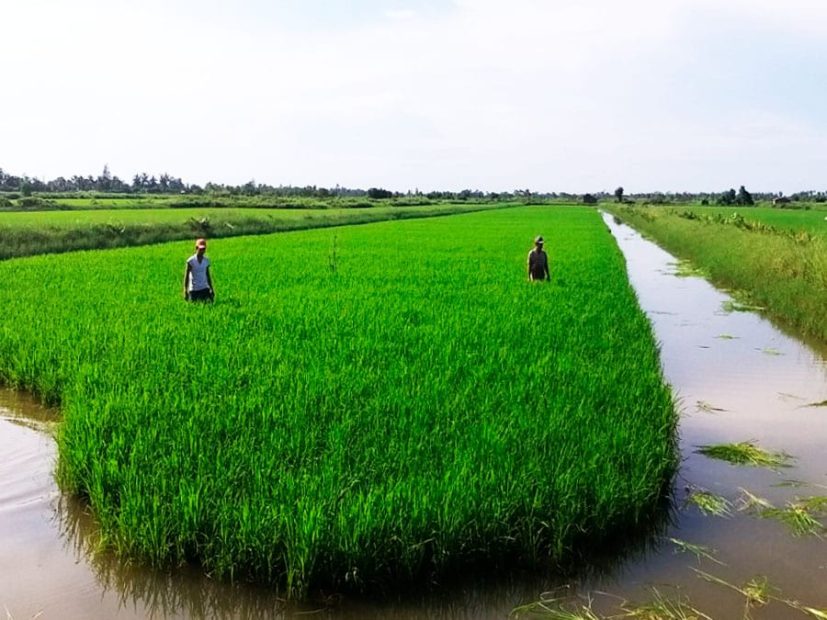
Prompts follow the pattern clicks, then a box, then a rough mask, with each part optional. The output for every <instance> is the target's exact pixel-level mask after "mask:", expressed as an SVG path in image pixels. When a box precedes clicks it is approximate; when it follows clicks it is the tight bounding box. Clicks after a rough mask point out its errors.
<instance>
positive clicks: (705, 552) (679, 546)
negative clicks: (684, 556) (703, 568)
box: [668, 538, 724, 566]
mask: <svg viewBox="0 0 827 620" xmlns="http://www.w3.org/2000/svg"><path fill="white" fill-rule="evenodd" d="M668 540H669V542H671V543H672V544H673V545H675V552H676V553H691V554H692V555H694V556H695V557H696V558H697V559H698V562H700V561H701V559H706V560H710V561H711V562H715V564H720V565H721V566H724V563H723V562H721V561H720V560H719V559H718V558H716V557H715V550H714V549H710V548H709V547H706V546H704V545H696V544H693V543H690V542H686V541H685V540H680V539H678V538H669V539H668Z"/></svg>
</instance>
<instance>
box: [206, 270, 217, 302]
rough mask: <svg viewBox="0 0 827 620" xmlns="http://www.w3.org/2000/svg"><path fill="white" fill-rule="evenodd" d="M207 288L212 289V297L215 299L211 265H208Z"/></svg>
mask: <svg viewBox="0 0 827 620" xmlns="http://www.w3.org/2000/svg"><path fill="white" fill-rule="evenodd" d="M207 286H209V287H210V295H212V296H213V297H215V289H214V288H213V285H212V276H211V275H210V266H209V265H207Z"/></svg>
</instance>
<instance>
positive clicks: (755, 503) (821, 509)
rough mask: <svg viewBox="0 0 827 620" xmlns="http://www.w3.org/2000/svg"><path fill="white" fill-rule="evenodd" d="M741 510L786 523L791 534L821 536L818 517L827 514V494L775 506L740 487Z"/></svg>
mask: <svg viewBox="0 0 827 620" xmlns="http://www.w3.org/2000/svg"><path fill="white" fill-rule="evenodd" d="M741 493H742V496H741V501H740V503H741V507H740V509H741V510H745V511H749V512H752V513H753V514H755V515H757V516H759V517H761V518H764V519H773V520H775V521H778V522H779V523H783V524H784V525H786V526H787V527H788V528H789V529H790V531H791V532H792V534H793V536H815V537H817V538H821V537H822V536H823V535H824V533H825V531H827V530H825V526H824V524H823V523H821V521H819V519H820V518H824V517H825V516H827V496H823V495H813V496H810V497H804V498H796V499H795V500H793V501H791V502H787V504H786V505H785V506H783V507H777V506H775V505H773V504H772V503H771V502H770V501H768V500H766V499H764V498H762V497H758V496H756V495H754V494H752V493H750V492H749V491H747V490H746V489H741Z"/></svg>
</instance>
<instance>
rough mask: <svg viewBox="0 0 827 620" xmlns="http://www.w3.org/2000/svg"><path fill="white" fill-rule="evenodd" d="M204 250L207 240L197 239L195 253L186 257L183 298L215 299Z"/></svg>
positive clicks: (208, 260)
mask: <svg viewBox="0 0 827 620" xmlns="http://www.w3.org/2000/svg"><path fill="white" fill-rule="evenodd" d="M206 251H207V241H206V240H205V239H198V240H196V242H195V254H193V255H192V256H190V257H189V258H188V259H187V270H186V271H185V272H184V299H187V300H189V301H213V300H214V299H215V290H214V289H213V286H212V278H211V277H210V259H209V258H207V257H206V256H204V252H206Z"/></svg>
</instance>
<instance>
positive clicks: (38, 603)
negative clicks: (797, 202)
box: [0, 216, 827, 619]
mask: <svg viewBox="0 0 827 620" xmlns="http://www.w3.org/2000/svg"><path fill="white" fill-rule="evenodd" d="M605 221H606V223H607V225H608V226H609V228H610V229H611V231H612V233H613V234H614V235H615V237H616V239H617V242H618V244H619V246H620V247H621V249H622V251H623V253H624V255H625V256H626V261H627V265H628V272H629V277H630V280H631V282H632V284H633V286H634V287H635V289H636V291H637V295H638V299H639V300H640V304H641V307H642V308H643V309H644V310H645V311H646V313H647V314H648V316H649V317H650V320H651V322H652V325H653V328H654V332H655V336H656V338H657V340H658V342H659V343H660V347H661V358H662V363H663V368H664V374H665V376H666V378H667V380H668V381H669V383H670V384H671V385H672V386H673V388H674V390H675V392H676V394H677V395H678V397H679V399H680V408H681V423H680V445H681V452H682V457H683V460H682V464H681V469H680V472H679V475H678V479H677V481H676V488H675V497H674V501H673V508H672V511H671V513H670V515H669V522H670V523H671V524H670V525H668V526H666V527H663V528H660V529H659V531H657V532H655V533H653V534H652V535H651V536H650V537H649V539H648V540H646V541H645V542H644V544H639V545H634V546H633V548H632V549H631V550H629V551H627V552H625V553H623V554H620V555H618V556H617V557H615V558H613V561H611V562H610V563H609V565H608V568H606V567H603V568H604V570H602V571H597V575H598V576H592V577H583V578H580V579H578V580H576V581H574V582H569V583H566V582H564V581H562V580H561V579H560V578H555V577H545V578H544V577H541V576H536V575H535V576H531V577H519V576H516V577H515V576H511V577H502V576H498V575H493V576H492V577H491V580H490V583H480V582H475V583H473V584H472V585H464V586H454V587H451V588H444V589H439V588H437V589H436V591H435V592H433V591H432V592H430V593H428V594H422V595H408V596H403V597H396V598H391V599H387V598H385V599H383V600H381V601H377V600H371V599H370V598H369V597H367V598H364V599H356V598H353V597H347V598H342V597H335V596H333V597H330V598H329V599H326V600H319V601H314V602H311V603H309V604H304V605H301V606H294V605H287V604H286V603H285V602H284V601H282V600H281V599H280V598H279V597H278V595H277V594H276V593H274V592H272V591H271V590H269V589H267V588H261V587H252V586H247V585H243V584H227V583H221V582H215V581H213V580H211V579H209V577H207V576H205V575H203V574H202V573H201V572H200V571H198V570H197V569H186V570H176V571H173V572H163V571H154V570H149V569H146V568H144V567H141V566H136V565H133V564H130V563H124V562H120V561H118V560H117V559H116V558H114V557H112V556H111V555H109V554H106V553H95V552H94V549H95V544H96V536H97V533H96V529H95V525H94V520H93V518H92V517H91V516H90V515H89V514H88V512H87V509H86V508H85V507H84V506H83V505H82V504H80V503H79V502H77V501H74V500H72V499H71V498H67V497H65V496H63V495H62V494H61V493H60V492H59V491H58V489H57V487H56V484H55V482H54V477H53V472H54V464H55V458H56V456H55V444H54V440H53V439H52V433H53V430H54V424H55V420H57V412H54V411H49V410H46V409H44V408H43V407H40V406H39V405H38V404H37V403H35V402H34V401H33V400H32V399H30V398H28V397H26V396H25V395H22V394H19V393H16V392H13V391H8V390H6V391H0V449H1V451H0V455H2V457H1V458H0V616H2V615H4V614H5V616H6V617H7V618H13V619H23V618H34V617H39V618H68V619H71V618H147V617H154V618H260V617H277V618H278V617H282V618H288V617H291V618H292V617H306V616H308V615H310V616H311V617H319V616H322V617H336V618H398V619H403V618H424V617H427V618H505V617H507V616H508V615H509V613H511V611H512V610H513V609H515V608H516V607H518V606H521V605H527V604H531V603H532V602H535V601H538V600H540V599H541V598H542V597H543V596H544V592H549V591H552V592H554V594H555V596H560V597H563V596H564V595H566V596H568V601H569V603H571V604H575V603H582V602H584V601H586V600H591V605H592V608H593V609H594V610H595V611H596V612H598V613H606V614H609V613H617V611H618V609H619V605H620V602H621V601H623V600H631V601H637V602H641V603H644V602H647V601H649V600H651V599H652V596H653V593H652V588H653V587H654V588H656V589H657V590H658V591H659V592H661V593H662V594H663V595H664V596H668V597H671V598H675V597H683V598H684V600H688V601H690V602H691V604H692V605H693V606H694V607H696V608H698V609H700V610H702V611H704V612H705V613H707V614H708V615H710V616H711V617H713V618H741V617H743V612H744V598H743V596H741V595H740V594H738V593H737V592H735V591H732V590H730V589H728V588H726V587H724V586H721V585H720V584H713V583H709V582H708V581H705V580H703V579H701V578H700V577H699V576H698V573H696V572H694V571H693V570H692V569H693V568H694V569H699V570H702V571H705V572H707V573H709V574H711V575H714V576H715V577H718V578H721V579H723V580H725V581H727V582H729V583H732V584H735V585H739V586H740V585H743V584H744V583H745V582H747V581H748V580H749V579H751V578H753V577H756V576H759V575H763V576H766V577H767V578H768V579H769V582H770V583H771V584H772V585H773V586H774V587H775V588H776V594H778V596H779V598H787V599H794V600H798V601H800V602H801V603H803V604H806V605H809V606H811V607H819V608H827V542H825V541H824V540H822V539H819V538H816V537H812V536H809V537H807V536H805V537H795V536H793V535H792V534H791V533H790V531H789V530H788V529H786V527H785V526H784V525H783V524H781V523H779V522H777V521H774V520H771V519H761V518H759V517H757V516H754V515H752V514H749V513H747V512H743V511H742V512H739V511H738V510H737V501H738V498H739V497H740V496H741V495H742V489H747V490H749V491H750V492H752V493H754V494H756V495H759V496H761V497H764V498H766V499H768V500H770V501H772V502H773V503H775V504H776V505H783V504H784V503H785V502H788V501H792V500H794V499H795V498H796V497H802V496H810V495H827V407H824V406H821V407H816V406H809V405H811V404H813V403H821V402H823V401H825V400H827V362H825V357H824V351H821V352H819V351H816V350H814V349H812V348H810V347H808V346H806V345H804V344H802V343H801V342H799V341H797V340H795V339H793V338H790V337H788V336H786V335H784V334H783V333H782V332H780V331H779V330H778V329H776V328H775V327H773V326H772V325H771V324H770V323H769V322H768V321H767V320H765V319H763V318H761V317H760V316H758V315H756V314H753V313H748V312H730V311H727V310H726V309H725V302H727V300H728V299H729V298H728V297H727V296H726V294H725V293H722V292H720V291H717V290H715V289H714V288H713V287H712V286H710V285H709V284H708V283H707V282H706V281H705V280H703V279H701V278H698V277H678V276H677V275H676V267H675V265H676V262H677V261H676V260H675V259H674V258H673V257H671V256H670V255H669V254H667V253H666V252H664V251H662V250H661V249H660V248H658V247H657V246H655V245H654V244H652V243H650V242H649V241H646V240H644V239H643V238H642V237H641V236H640V235H639V234H638V233H636V232H635V231H633V230H632V229H630V228H628V227H626V226H623V225H620V224H617V223H615V222H614V221H613V220H612V218H611V217H609V216H605ZM747 440H753V441H755V442H757V443H758V444H759V445H760V446H761V447H763V448H766V449H769V450H775V451H785V452H787V453H789V454H791V455H793V456H794V457H795V460H794V462H793V465H792V466H791V467H788V468H784V469H781V470H778V471H774V470H771V469H759V468H747V467H737V466H733V465H730V464H727V463H725V462H722V461H716V460H713V459H710V458H708V457H705V456H702V455H700V454H697V453H696V452H695V450H696V448H697V446H699V445H703V444H715V443H728V442H740V441H747ZM788 480H795V481H797V483H798V484H797V486H795V487H793V486H789V485H787V484H785V481H788ZM691 488H701V489H705V490H708V491H711V492H713V493H716V494H718V495H722V496H724V497H726V498H727V499H728V500H730V501H731V502H733V504H734V507H733V511H732V514H731V516H729V517H726V518H725V517H715V516H705V515H703V514H702V513H701V512H700V510H699V509H697V508H696V507H693V506H687V505H686V503H685V499H686V495H687V490H688V489H691ZM669 538H675V539H680V540H682V541H686V542H689V543H693V544H699V545H704V546H705V547H707V548H709V549H710V550H714V555H715V558H717V560H718V561H720V562H721V564H718V563H716V562H713V561H711V560H709V559H700V560H699V559H697V558H696V557H695V556H694V555H691V554H688V553H678V552H677V549H676V546H675V545H674V544H673V543H671V542H669V540H668V539H669ZM591 574H595V571H591ZM545 596H548V594H546V595H545ZM540 617H541V616H540ZM752 617H753V618H756V619H759V618H768V619H771V618H772V619H774V618H779V619H781V618H784V619H786V618H796V617H801V618H806V617H807V616H806V615H805V614H804V613H802V612H800V611H797V610H794V609H792V608H790V607H789V606H787V605H785V604H783V603H781V602H778V601H774V602H771V603H770V604H769V605H767V606H765V607H763V608H760V609H755V610H753V612H752Z"/></svg>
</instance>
